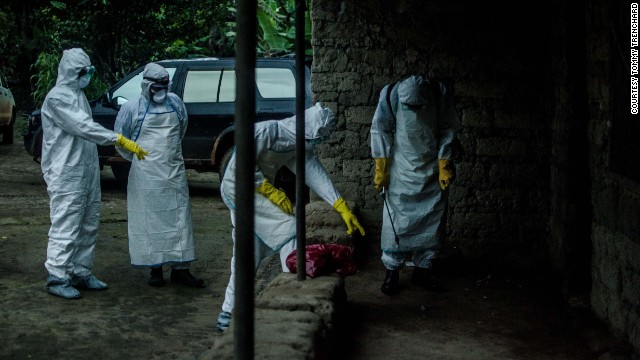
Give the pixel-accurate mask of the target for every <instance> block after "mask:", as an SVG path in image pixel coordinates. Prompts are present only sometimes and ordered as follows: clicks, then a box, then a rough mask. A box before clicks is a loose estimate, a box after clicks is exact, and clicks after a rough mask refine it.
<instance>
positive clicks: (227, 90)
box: [182, 70, 236, 104]
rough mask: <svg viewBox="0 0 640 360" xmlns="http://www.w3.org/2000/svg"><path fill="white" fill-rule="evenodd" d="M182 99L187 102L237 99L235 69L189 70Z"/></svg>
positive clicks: (231, 100) (230, 100)
mask: <svg viewBox="0 0 640 360" xmlns="http://www.w3.org/2000/svg"><path fill="white" fill-rule="evenodd" d="M182 100H183V101H184V102H185V103H187V104H188V103H203V102H233V101H235V100H236V72H235V70H189V72H188V73H187V78H186V80H185V83H184V94H183V96H182Z"/></svg>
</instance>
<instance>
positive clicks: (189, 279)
mask: <svg viewBox="0 0 640 360" xmlns="http://www.w3.org/2000/svg"><path fill="white" fill-rule="evenodd" d="M171 282H172V283H178V284H183V285H187V286H191V287H197V288H203V287H204V280H202V279H199V278H197V277H195V276H193V275H191V273H190V272H189V269H171Z"/></svg>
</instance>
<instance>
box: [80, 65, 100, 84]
mask: <svg viewBox="0 0 640 360" xmlns="http://www.w3.org/2000/svg"><path fill="white" fill-rule="evenodd" d="M95 72H96V68H94V67H93V66H87V67H86V68H84V69H82V70H80V74H79V76H78V78H79V79H78V86H80V89H84V88H86V87H87V85H89V82H90V81H91V77H93V73H95Z"/></svg>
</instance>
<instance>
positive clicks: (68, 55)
mask: <svg viewBox="0 0 640 360" xmlns="http://www.w3.org/2000/svg"><path fill="white" fill-rule="evenodd" d="M89 66H91V60H90V59H89V55H87V53H86V52H84V50H82V49H80V48H73V49H68V50H64V51H63V52H62V59H60V64H58V79H57V80H56V85H67V86H70V87H73V88H76V89H79V88H80V86H79V78H78V75H79V74H80V70H82V69H84V68H86V67H89Z"/></svg>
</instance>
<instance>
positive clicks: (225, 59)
mask: <svg viewBox="0 0 640 360" xmlns="http://www.w3.org/2000/svg"><path fill="white" fill-rule="evenodd" d="M217 61H220V62H235V61H236V58H234V57H221V58H218V57H200V58H188V59H165V60H158V61H154V62H156V63H158V64H176V63H187V62H193V63H197V62H203V63H204V62H217ZM256 61H257V62H271V61H274V62H276V61H284V62H291V61H295V57H277V58H257V59H256Z"/></svg>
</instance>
